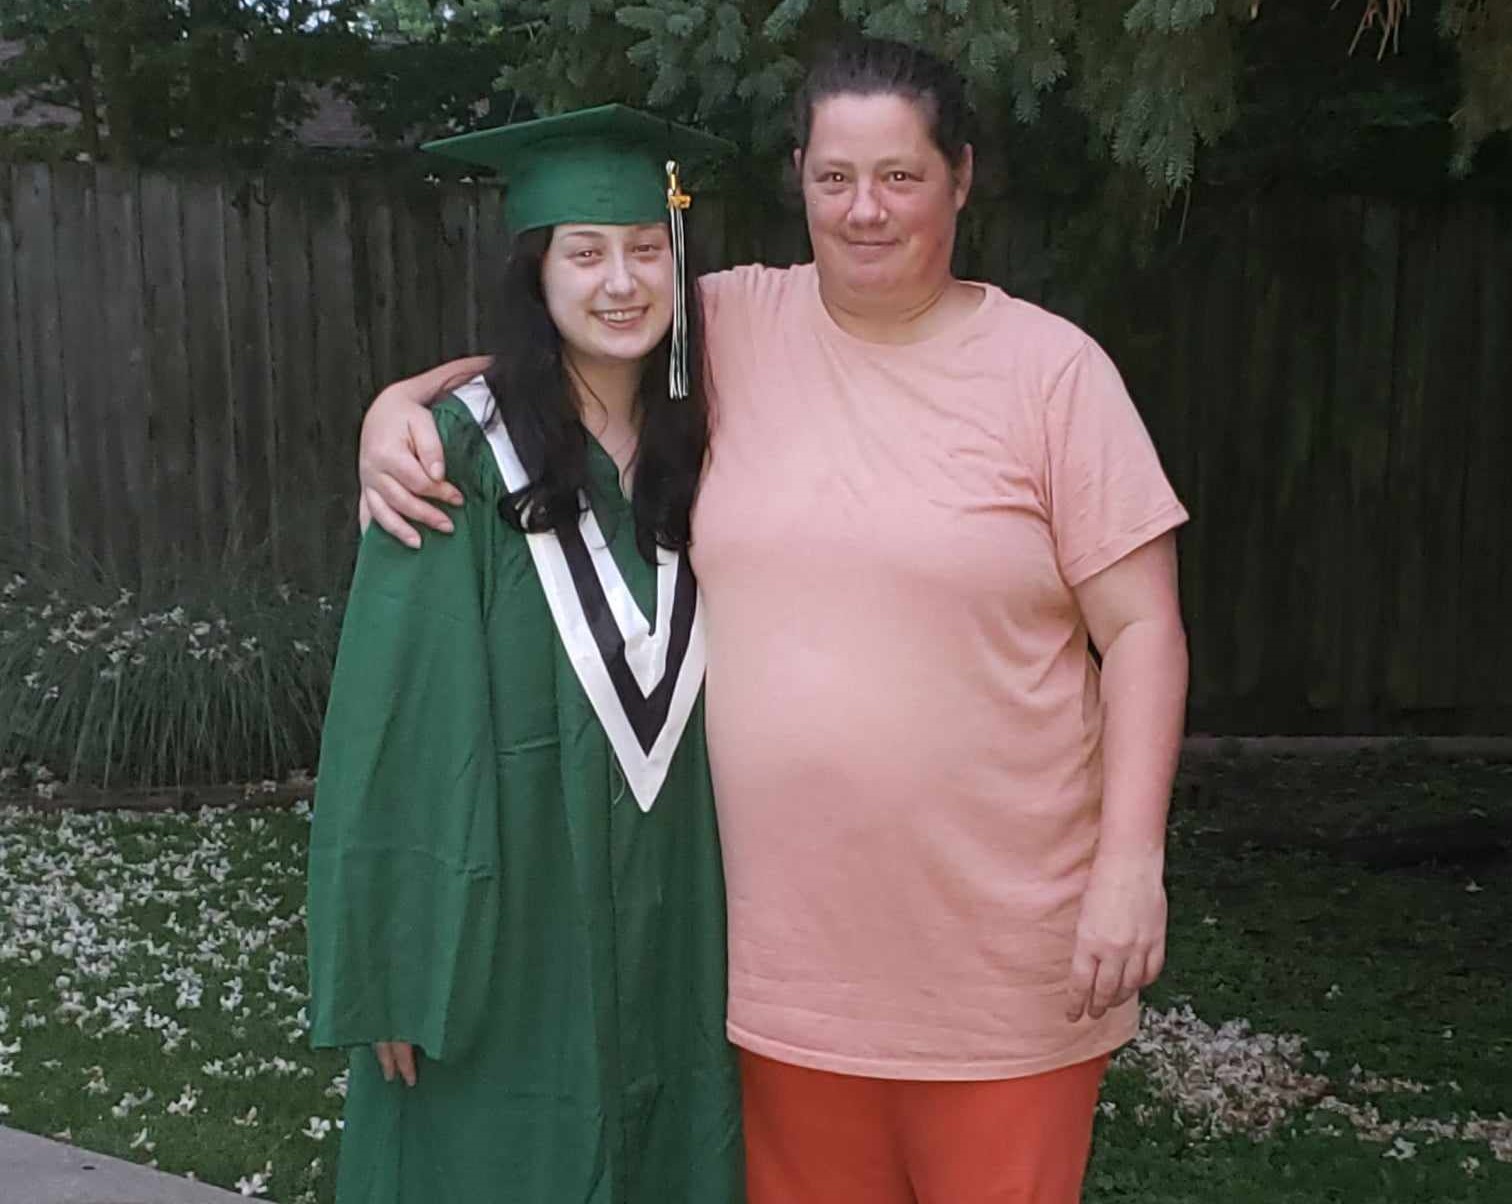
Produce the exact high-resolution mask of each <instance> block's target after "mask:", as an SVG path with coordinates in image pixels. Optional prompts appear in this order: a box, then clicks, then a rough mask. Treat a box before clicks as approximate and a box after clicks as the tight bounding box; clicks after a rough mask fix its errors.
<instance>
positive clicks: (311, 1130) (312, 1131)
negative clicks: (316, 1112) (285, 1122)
mask: <svg viewBox="0 0 1512 1204" xmlns="http://www.w3.org/2000/svg"><path fill="white" fill-rule="evenodd" d="M300 1132H301V1133H303V1134H304V1135H305V1136H306V1137H308V1138H309V1139H310V1140H311V1141H324V1140H325V1139H326V1138H327V1137H329V1136H330V1134H331V1122H330V1121H328V1120H327V1119H326V1118H325V1117H323V1116H312V1117H310V1123H309V1124H307V1125H305V1127H304V1128H303V1129H301V1130H300Z"/></svg>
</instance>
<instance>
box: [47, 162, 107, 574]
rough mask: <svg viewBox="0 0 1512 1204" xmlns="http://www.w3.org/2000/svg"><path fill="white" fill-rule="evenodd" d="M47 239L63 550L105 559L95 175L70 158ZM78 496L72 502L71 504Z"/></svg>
mask: <svg viewBox="0 0 1512 1204" xmlns="http://www.w3.org/2000/svg"><path fill="white" fill-rule="evenodd" d="M53 183H54V189H53V206H52V207H53V243H54V247H55V255H56V272H57V275H56V280H55V283H54V287H55V288H56V290H57V297H56V302H55V303H56V305H57V307H58V328H59V332H60V343H59V356H58V369H59V372H60V383H61V388H62V401H63V407H64V429H65V430H66V432H67V434H66V436H65V439H64V441H63V442H62V443H61V444H60V445H59V446H58V447H57V448H56V451H57V453H58V454H59V456H60V459H61V466H60V467H61V474H60V481H61V484H62V486H63V491H64V497H65V498H67V499H69V501H70V505H69V506H68V511H67V520H66V521H67V522H68V528H67V543H68V548H69V551H70V552H71V553H72V554H73V555H75V556H76V557H78V558H79V559H80V560H81V561H84V562H86V563H87V562H96V563H100V564H108V562H109V559H110V554H109V553H110V550H109V545H108V541H107V539H106V535H105V525H104V515H105V507H104V506H102V505H100V504H99V500H94V501H93V503H92V504H82V503H85V500H86V499H94V498H96V490H97V482H98V481H99V480H100V478H101V476H102V475H103V469H104V465H103V463H102V461H101V453H102V450H103V449H102V448H101V447H100V443H99V440H98V438H97V436H96V432H97V431H98V430H99V428H100V427H101V425H103V424H105V423H106V422H107V421H108V415H107V414H106V413H105V412H104V408H103V406H102V395H103V393H104V389H103V387H102V385H103V382H102V380H101V373H102V371H104V370H106V368H107V365H105V364H104V363H103V362H102V361H101V359H100V357H99V356H98V355H96V354H95V349H96V340H97V338H98V337H99V331H100V327H101V321H102V318H101V313H100V294H99V290H97V289H93V288H88V287H83V282H85V281H90V280H95V279H98V278H99V273H100V267H99V264H98V263H96V262H95V253H96V242H95V237H94V230H95V225H96V223H97V221H98V216H99V215H98V213H97V212H96V203H95V195H94V175H93V173H92V172H90V171H88V170H87V169H82V168H80V167H79V166H77V165H74V164H67V165H62V166H59V167H58V168H56V169H54V172H53ZM75 499H77V501H78V503H81V504H73V503H74V500H75Z"/></svg>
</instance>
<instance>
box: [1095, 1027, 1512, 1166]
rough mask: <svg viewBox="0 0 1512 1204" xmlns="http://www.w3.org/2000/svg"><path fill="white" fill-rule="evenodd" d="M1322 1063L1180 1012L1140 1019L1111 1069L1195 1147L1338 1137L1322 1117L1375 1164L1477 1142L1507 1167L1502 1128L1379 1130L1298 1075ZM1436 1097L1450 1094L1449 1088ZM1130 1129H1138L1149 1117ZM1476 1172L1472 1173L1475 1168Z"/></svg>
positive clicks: (1294, 1039)
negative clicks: (1290, 1134) (1142, 1089)
mask: <svg viewBox="0 0 1512 1204" xmlns="http://www.w3.org/2000/svg"><path fill="white" fill-rule="evenodd" d="M1309 1057H1311V1059H1312V1061H1313V1062H1315V1063H1317V1064H1318V1065H1320V1066H1321V1065H1323V1064H1324V1063H1326V1062H1327V1060H1328V1059H1327V1056H1326V1053H1325V1052H1324V1051H1321V1050H1310V1049H1309V1048H1308V1047H1307V1043H1306V1041H1305V1040H1304V1039H1303V1038H1302V1037H1301V1036H1300V1035H1298V1034H1295V1033H1285V1034H1276V1033H1263V1032H1255V1031H1254V1030H1253V1029H1252V1028H1251V1026H1250V1024H1249V1022H1248V1021H1247V1020H1231V1021H1228V1022H1227V1023H1225V1024H1222V1025H1219V1026H1218V1027H1216V1028H1215V1027H1213V1026H1212V1025H1210V1024H1208V1023H1206V1022H1205V1021H1203V1020H1202V1019H1201V1018H1200V1017H1198V1016H1197V1014H1196V1013H1195V1012H1194V1011H1193V1010H1192V1008H1191V1006H1190V1005H1183V1006H1181V1007H1176V1008H1172V1009H1170V1010H1169V1011H1164V1012H1159V1011H1154V1010H1148V1011H1146V1012H1145V1013H1144V1015H1143V1017H1142V1019H1141V1024H1140V1031H1139V1035H1138V1036H1136V1037H1135V1039H1134V1040H1133V1042H1131V1043H1130V1044H1129V1045H1128V1046H1126V1047H1125V1048H1124V1050H1123V1051H1122V1052H1121V1053H1120V1054H1119V1055H1118V1065H1120V1066H1123V1067H1128V1068H1132V1069H1135V1070H1138V1071H1140V1072H1141V1073H1142V1074H1143V1075H1144V1076H1145V1078H1146V1079H1147V1081H1148V1082H1149V1083H1150V1084H1151V1086H1152V1087H1153V1088H1154V1091H1155V1094H1156V1095H1157V1096H1158V1097H1159V1098H1160V1100H1161V1101H1162V1102H1163V1103H1165V1104H1166V1105H1167V1106H1168V1107H1169V1108H1170V1109H1171V1110H1172V1112H1173V1113H1174V1115H1175V1116H1176V1118H1177V1120H1178V1121H1179V1122H1180V1123H1181V1124H1182V1126H1183V1128H1185V1129H1186V1130H1187V1132H1188V1133H1189V1134H1191V1135H1193V1136H1195V1137H1198V1138H1205V1137H1219V1136H1225V1135H1228V1134H1236V1133H1237V1134H1244V1135H1246V1136H1248V1137H1251V1138H1253V1139H1255V1140H1261V1139H1263V1138H1266V1137H1270V1136H1272V1135H1273V1134H1274V1133H1275V1132H1276V1131H1277V1130H1278V1129H1280V1128H1281V1127H1282V1126H1284V1125H1288V1124H1292V1123H1294V1122H1297V1121H1300V1120H1311V1121H1312V1123H1313V1125H1314V1127H1315V1128H1316V1129H1317V1130H1318V1131H1321V1132H1324V1133H1329V1134H1333V1135H1335V1136H1344V1135H1346V1130H1341V1129H1340V1128H1339V1127H1338V1126H1336V1125H1331V1124H1330V1123H1329V1121H1328V1118H1329V1117H1338V1118H1339V1119H1341V1120H1343V1121H1345V1122H1347V1124H1348V1130H1347V1133H1348V1134H1352V1135H1353V1136H1354V1137H1355V1138H1357V1139H1359V1140H1363V1141H1370V1142H1379V1143H1381V1144H1383V1145H1385V1146H1387V1147H1388V1148H1387V1149H1386V1150H1385V1151H1384V1153H1383V1155H1382V1156H1383V1157H1386V1158H1391V1159H1394V1160H1397V1161H1406V1160H1407V1159H1410V1158H1412V1157H1414V1156H1415V1155H1416V1154H1417V1149H1418V1145H1419V1144H1422V1143H1432V1142H1439V1141H1466V1142H1483V1143H1484V1144H1485V1145H1486V1146H1487V1148H1489V1150H1490V1151H1491V1156H1492V1157H1493V1158H1495V1159H1496V1160H1497V1161H1498V1162H1512V1118H1509V1117H1508V1116H1506V1115H1505V1114H1502V1113H1499V1114H1498V1115H1496V1116H1494V1117H1485V1116H1481V1115H1479V1114H1478V1113H1476V1112H1469V1113H1466V1114H1464V1115H1458V1114H1456V1115H1451V1116H1446V1117H1436V1116H1418V1117H1408V1118H1406V1119H1397V1120H1387V1119H1385V1118H1383V1117H1382V1115H1381V1112H1380V1110H1379V1109H1378V1108H1377V1107H1376V1106H1375V1105H1374V1104H1372V1103H1369V1102H1363V1103H1361V1102H1354V1101H1351V1100H1347V1099H1341V1098H1339V1096H1338V1095H1337V1094H1336V1093H1335V1090H1334V1084H1332V1083H1331V1082H1330V1080H1329V1079H1328V1078H1327V1077H1326V1076H1324V1075H1321V1074H1317V1073H1315V1072H1313V1071H1311V1070H1309V1069H1307V1061H1308V1058H1309ZM1346 1086H1347V1088H1348V1092H1349V1093H1356V1092H1358V1093H1360V1094H1364V1095H1377V1096H1378V1095H1388V1094H1389V1095H1411V1096H1421V1095H1425V1094H1427V1093H1429V1092H1430V1091H1432V1090H1435V1088H1434V1087H1431V1086H1430V1085H1429V1084H1426V1083H1420V1082H1417V1081H1416V1080H1413V1079H1407V1078H1399V1077H1386V1076H1382V1075H1379V1074H1373V1073H1369V1072H1367V1071H1365V1070H1363V1069H1362V1068H1361V1067H1359V1066H1353V1067H1351V1068H1350V1070H1349V1073H1348V1076H1347V1079H1346ZM1442 1088H1443V1089H1445V1090H1448V1091H1451V1092H1455V1093H1458V1092H1459V1090H1460V1088H1459V1085H1458V1084H1457V1083H1452V1082H1451V1083H1447V1084H1443V1085H1442ZM1143 1107H1144V1106H1143V1105H1139V1106H1136V1108H1135V1110H1134V1112H1135V1119H1136V1120H1137V1121H1139V1122H1140V1123H1146V1122H1147V1121H1148V1120H1149V1119H1151V1114H1150V1113H1149V1112H1148V1111H1146V1112H1145V1114H1144V1115H1143V1116H1141V1111H1140V1110H1141V1108H1143ZM1477 1165H1478V1164H1477Z"/></svg>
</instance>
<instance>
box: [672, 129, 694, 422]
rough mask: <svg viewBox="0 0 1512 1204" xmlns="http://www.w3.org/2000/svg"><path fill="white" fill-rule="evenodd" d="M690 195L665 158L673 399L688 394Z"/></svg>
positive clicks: (680, 398) (673, 161) (674, 163)
mask: <svg viewBox="0 0 1512 1204" xmlns="http://www.w3.org/2000/svg"><path fill="white" fill-rule="evenodd" d="M692 204H693V198H692V197H690V196H689V195H688V194H687V193H686V192H684V191H683V190H682V189H681V188H680V187H678V184H677V161H676V160H675V159H668V160H667V216H668V220H669V222H670V224H671V227H672V271H673V281H672V292H673V296H672V354H671V357H670V360H671V363H670V365H669V368H668V375H669V378H670V379H669V380H668V382H667V384H668V391H669V392H670V393H671V396H672V398H673V400H675V401H680V400H682V399H683V398H685V397H687V395H688V253H687V244H686V241H685V234H684V231H683V210H684V209H687V208H688V207H689V206H691V205H692Z"/></svg>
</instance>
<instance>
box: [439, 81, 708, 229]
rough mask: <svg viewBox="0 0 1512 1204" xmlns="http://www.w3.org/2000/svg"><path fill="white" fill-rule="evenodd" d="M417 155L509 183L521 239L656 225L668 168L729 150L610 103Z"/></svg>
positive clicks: (664, 206)
mask: <svg viewBox="0 0 1512 1204" xmlns="http://www.w3.org/2000/svg"><path fill="white" fill-rule="evenodd" d="M421 149H423V150H427V151H432V152H434V153H435V154H438V155H446V156H448V157H450V158H453V159H461V160H462V161H463V162H465V163H477V164H480V165H481V166H484V167H491V168H493V169H494V170H495V171H497V172H498V173H499V174H500V176H502V177H503V179H504V180H505V182H506V183H507V185H508V191H507V192H506V193H505V197H504V220H505V222H506V223H507V224H508V225H509V228H510V230H512V231H513V232H514V233H516V234H519V233H521V232H522V231H525V230H535V229H539V228H540V227H542V226H556V225H560V224H562V223H563V222H592V223H595V224H599V225H610V226H636V225H640V224H642V223H645V222H657V221H661V220H663V219H664V218H666V217H667V215H668V196H669V186H670V185H672V184H673V183H675V181H671V180H669V178H668V177H669V174H671V173H675V169H669V167H668V164H669V163H674V164H675V163H688V162H691V161H693V160H697V159H709V158H714V157H717V156H719V155H722V154H725V153H727V152H729V151H733V150H734V149H735V148H734V146H732V145H731V144H730V143H728V142H726V141H725V140H724V139H723V138H716V137H715V136H714V135H712V134H705V133H702V132H701V131H699V130H695V129H690V128H689V127H688V126H685V125H678V124H676V123H675V122H671V121H665V120H663V119H662V118H660V117H653V116H652V115H651V114H650V113H642V112H640V111H639V110H638V109H632V108H630V107H629V106H628V105H619V104H613V105H600V106H598V107H597V108H593V109H579V110H577V111H576V112H573V113H563V114H561V115H560V116H557V117H542V118H540V119H539V120H537V121H522V122H519V123H517V124H515V125H505V126H499V127H497V128H495V129H491V130H478V131H476V132H474V133H471V134H461V135H459V136H457V137H455V138H442V139H441V140H439V141H437V142H427V143H425V144H424V146H423V147H422V148H421Z"/></svg>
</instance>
